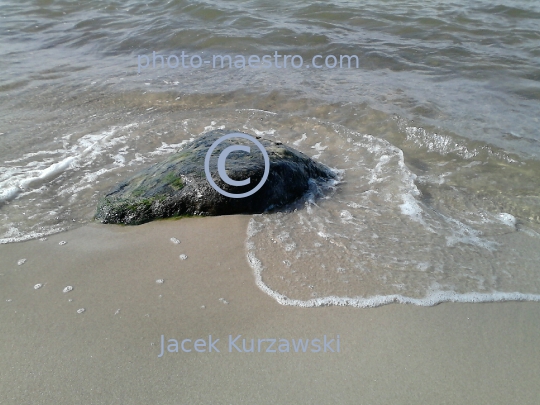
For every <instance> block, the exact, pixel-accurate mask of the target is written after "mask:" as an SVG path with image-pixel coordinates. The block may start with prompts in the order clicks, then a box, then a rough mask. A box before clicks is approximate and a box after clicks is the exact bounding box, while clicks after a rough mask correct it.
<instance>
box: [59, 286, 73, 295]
mask: <svg viewBox="0 0 540 405" xmlns="http://www.w3.org/2000/svg"><path fill="white" fill-rule="evenodd" d="M72 290H73V287H72V286H70V285H68V286H67V287H66V288H64V289H63V290H62V292H64V293H68V292H70V291H72Z"/></svg>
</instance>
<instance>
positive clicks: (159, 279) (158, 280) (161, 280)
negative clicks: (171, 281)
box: [156, 278, 165, 284]
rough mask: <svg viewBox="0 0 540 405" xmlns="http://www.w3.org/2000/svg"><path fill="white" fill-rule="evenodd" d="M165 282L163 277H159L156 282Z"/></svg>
mask: <svg viewBox="0 0 540 405" xmlns="http://www.w3.org/2000/svg"><path fill="white" fill-rule="evenodd" d="M164 282H165V280H163V279H162V278H158V279H157V280H156V283H157V284H163V283H164Z"/></svg>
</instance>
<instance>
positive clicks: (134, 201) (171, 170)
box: [96, 130, 336, 225]
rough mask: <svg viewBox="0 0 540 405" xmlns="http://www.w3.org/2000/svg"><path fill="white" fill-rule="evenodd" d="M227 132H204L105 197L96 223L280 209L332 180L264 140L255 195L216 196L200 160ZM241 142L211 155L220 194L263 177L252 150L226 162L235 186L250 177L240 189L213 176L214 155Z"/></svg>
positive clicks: (316, 167) (303, 159) (225, 144)
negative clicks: (267, 168) (266, 170)
mask: <svg viewBox="0 0 540 405" xmlns="http://www.w3.org/2000/svg"><path fill="white" fill-rule="evenodd" d="M231 132H238V131H226V130H215V131H210V132H208V133H206V134H204V135H202V136H200V137H198V138H197V139H195V140H193V141H192V142H190V143H188V144H186V145H185V146H184V148H182V149H181V150H180V151H178V152H176V153H175V154H174V155H172V156H170V157H169V158H168V159H166V160H165V161H163V162H160V163H157V164H154V165H153V166H150V167H148V168H146V169H144V170H142V171H140V172H139V173H137V174H135V175H134V176H133V177H131V178H130V179H128V180H126V181H123V182H122V183H120V184H119V185H117V186H116V187H114V188H113V189H112V190H111V191H109V192H108V193H106V194H105V195H104V196H103V197H102V198H101V199H100V200H99V203H98V207H97V213H96V219H97V220H98V221H100V222H102V223H115V224H126V225H137V224H142V223H145V222H149V221H152V220H154V219H159V218H168V217H174V216H188V215H231V214H255V213H263V212H268V211H272V210H277V209H279V208H283V207H285V206H287V205H288V204H291V203H293V202H294V201H296V200H298V199H299V198H301V197H302V196H303V195H304V194H305V193H306V192H307V191H308V190H309V189H310V188H313V186H315V188H317V185H323V184H325V183H327V182H328V181H331V180H333V179H335V178H336V175H335V173H334V172H333V171H332V170H330V169H329V168H328V167H326V166H325V165H323V164H321V163H318V162H315V161H314V160H312V159H311V158H309V157H308V156H306V155H304V154H303V153H301V152H299V151H296V150H294V149H293V148H290V147H289V146H287V145H283V144H282V143H281V142H274V141H271V140H268V139H264V138H263V139H260V140H259V142H261V143H262V145H263V146H264V148H265V150H266V151H267V153H268V156H269V159H270V172H269V175H268V179H267V180H266V182H265V183H264V185H263V186H262V188H261V189H260V190H258V191H257V192H255V193H254V194H253V195H251V196H248V197H245V198H230V197H226V196H223V195H222V194H220V193H218V192H217V191H216V190H215V189H214V188H213V187H212V186H211V185H210V184H209V182H208V180H207V179H206V176H205V171H204V159H205V157H206V153H207V151H208V150H209V148H210V146H211V145H212V144H213V143H214V142H215V141H216V140H217V139H219V138H220V137H222V136H223V135H226V134H229V133H231ZM233 144H243V145H246V140H243V139H240V138H232V139H229V140H226V141H224V142H222V143H221V144H219V146H217V147H216V149H215V150H214V152H213V153H212V158H211V159H210V170H211V172H212V173H213V175H212V178H213V179H214V181H215V182H216V184H217V185H218V186H219V187H220V188H221V189H223V190H225V191H227V192H229V193H233V194H240V193H245V192H248V191H250V190H251V189H253V188H254V187H255V186H256V185H257V184H258V183H259V181H260V180H261V178H262V176H263V174H264V159H263V155H262V153H260V151H258V150H257V147H256V146H255V145H250V146H251V147H252V149H251V153H247V152H243V151H235V152H232V153H231V154H229V156H228V158H227V160H226V167H225V168H226V172H227V175H228V176H229V177H230V178H231V179H233V180H237V181H241V180H245V179H247V178H250V179H251V180H250V184H248V185H246V186H239V187H235V186H231V185H229V184H227V183H225V182H224V181H223V180H222V179H221V178H220V177H219V174H218V173H217V160H218V156H219V154H220V153H221V152H222V151H223V150H224V149H225V148H226V147H228V146H231V145H233Z"/></svg>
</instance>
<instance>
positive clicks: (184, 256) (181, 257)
mask: <svg viewBox="0 0 540 405" xmlns="http://www.w3.org/2000/svg"><path fill="white" fill-rule="evenodd" d="M179 257H180V260H186V259H187V255H184V254H181V255H180V256H179Z"/></svg>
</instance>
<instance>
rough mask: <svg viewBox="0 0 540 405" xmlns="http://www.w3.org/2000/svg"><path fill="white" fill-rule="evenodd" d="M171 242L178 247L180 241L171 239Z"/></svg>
mask: <svg viewBox="0 0 540 405" xmlns="http://www.w3.org/2000/svg"><path fill="white" fill-rule="evenodd" d="M171 242H172V243H174V244H175V245H179V244H180V241H179V240H178V239H176V238H171Z"/></svg>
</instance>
